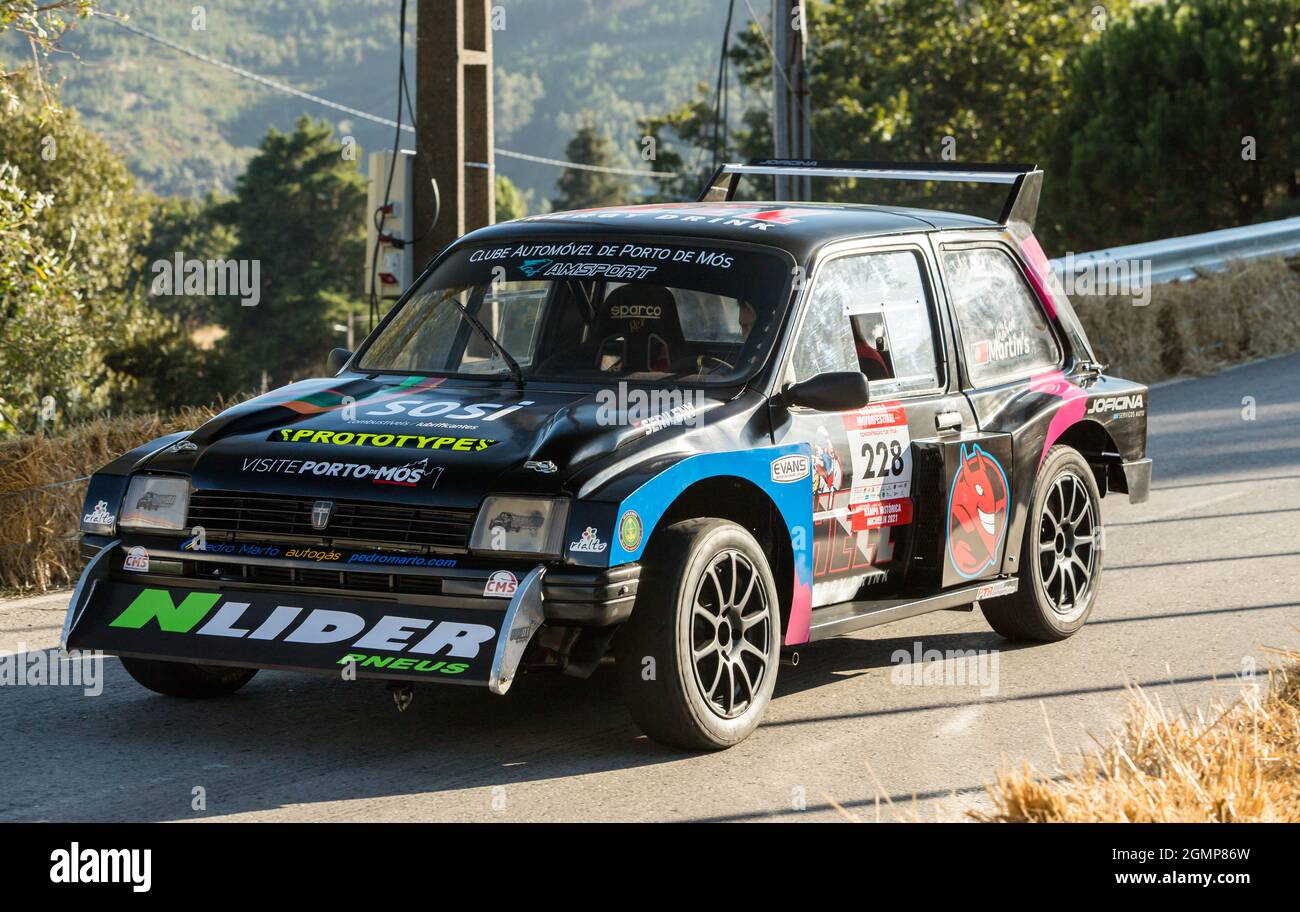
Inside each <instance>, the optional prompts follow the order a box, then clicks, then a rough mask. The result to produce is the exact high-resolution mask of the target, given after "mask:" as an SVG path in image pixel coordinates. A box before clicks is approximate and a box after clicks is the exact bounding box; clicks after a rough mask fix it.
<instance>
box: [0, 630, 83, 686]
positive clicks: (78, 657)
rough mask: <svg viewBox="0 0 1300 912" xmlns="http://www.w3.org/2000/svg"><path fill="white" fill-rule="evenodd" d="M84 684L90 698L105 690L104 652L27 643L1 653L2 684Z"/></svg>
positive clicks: (0, 679) (0, 680)
mask: <svg viewBox="0 0 1300 912" xmlns="http://www.w3.org/2000/svg"><path fill="white" fill-rule="evenodd" d="M42 686H45V687H80V688H81V689H82V691H81V692H82V693H83V694H85V695H86V696H87V697H97V696H99V695H100V694H102V693H103V692H104V653H102V652H100V651H99V650H92V651H86V652H83V651H82V650H79V649H69V650H68V651H67V653H66V655H60V654H59V650H57V649H38V650H35V651H34V652H33V651H28V649H27V644H26V643H19V644H18V651H17V652H7V653H0V687H42Z"/></svg>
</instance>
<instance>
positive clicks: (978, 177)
mask: <svg viewBox="0 0 1300 912" xmlns="http://www.w3.org/2000/svg"><path fill="white" fill-rule="evenodd" d="M746 174H755V175H775V176H778V177H787V178H792V179H798V178H801V177H852V178H864V179H867V180H898V181H952V182H957V183H971V184H1005V185H1007V187H1008V190H1007V197H1006V200H1005V201H1004V202H1003V204H1002V211H1001V213H1000V214H999V216H998V223H999V224H1001V225H1010V224H1012V223H1018V224H1019V225H1022V226H1024V228H1026V229H1032V228H1033V226H1034V218H1035V217H1036V216H1037V215H1038V197H1039V194H1040V193H1041V192H1042V188H1043V172H1042V171H1040V170H1038V167H1037V166H1036V165H1024V164H998V163H987V162H976V163H968V162H867V161H811V160H792V159H784V158H761V159H760V158H751V159H750V160H749V161H748V162H746V163H745V164H743V165H742V164H734V163H729V164H724V165H721V166H720V167H719V168H718V169H717V170H716V171H714V172H713V177H712V178H710V179H709V182H708V183H707V184H706V185H705V187H704V189H703V190H702V191H701V192H700V196H699V200H698V201H699V202H702V203H704V202H708V203H720V202H726V201H729V200H731V199H732V198H733V197H734V196H735V195H736V187H737V185H738V184H739V183H740V178H741V177H742V176H744V175H746ZM776 202H783V201H780V200H777V201H776Z"/></svg>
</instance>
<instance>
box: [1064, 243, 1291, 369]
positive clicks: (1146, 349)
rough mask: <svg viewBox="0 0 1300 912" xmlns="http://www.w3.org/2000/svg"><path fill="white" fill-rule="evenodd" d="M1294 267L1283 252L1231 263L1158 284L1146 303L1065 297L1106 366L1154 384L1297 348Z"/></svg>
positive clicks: (1097, 296)
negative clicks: (1188, 278) (1190, 278)
mask: <svg viewBox="0 0 1300 912" xmlns="http://www.w3.org/2000/svg"><path fill="white" fill-rule="evenodd" d="M1296 262H1297V263H1300V261H1296ZM1294 266H1295V263H1293V264H1288V263H1287V262H1286V261H1285V260H1283V259H1282V258H1281V257H1270V258H1266V259H1260V260H1250V261H1244V262H1239V263H1233V264H1231V265H1230V266H1229V268H1228V269H1227V270H1225V271H1224V272H1212V273H1205V274H1202V275H1201V276H1200V277H1199V278H1197V279H1195V280H1193V281H1190V282H1174V283H1170V284H1165V285H1156V286H1154V287H1152V289H1151V301H1150V303H1149V304H1147V305H1146V306H1145V307H1137V306H1134V305H1133V303H1132V299H1130V298H1128V297H1124V296H1119V295H1115V296H1105V295H1075V296H1072V297H1071V299H1070V300H1071V303H1073V304H1074V309H1075V311H1076V312H1077V313H1078V314H1079V319H1080V320H1081V321H1082V322H1083V325H1084V328H1085V329H1086V330H1087V332H1088V338H1089V339H1091V340H1092V344H1093V347H1094V348H1095V349H1096V350H1097V357H1098V358H1100V359H1101V361H1102V363H1104V364H1107V365H1109V370H1110V372H1111V373H1114V374H1117V375H1119V376H1121V377H1126V378H1129V379H1132V380H1139V381H1142V382H1144V383H1151V382H1154V381H1157V380H1166V379H1169V378H1171V377H1179V376H1196V375H1202V374H1210V373H1214V372H1215V371H1218V370H1221V369H1223V368H1224V367H1228V366H1229V365H1232V364H1240V363H1241V362H1243V361H1250V360H1253V359H1256V358H1266V357H1269V356H1271V355H1280V354H1285V353H1287V352H1293V351H1300V273H1298V272H1297V270H1296V268H1294Z"/></svg>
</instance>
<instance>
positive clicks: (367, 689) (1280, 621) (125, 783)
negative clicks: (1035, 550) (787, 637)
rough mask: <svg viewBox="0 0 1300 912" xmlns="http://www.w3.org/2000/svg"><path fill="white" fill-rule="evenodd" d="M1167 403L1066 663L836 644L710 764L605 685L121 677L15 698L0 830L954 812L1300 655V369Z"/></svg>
mask: <svg viewBox="0 0 1300 912" xmlns="http://www.w3.org/2000/svg"><path fill="white" fill-rule="evenodd" d="M1245 397H1253V401H1254V408H1255V414H1254V417H1253V420H1247V416H1246V415H1245V414H1244V413H1243V409H1245V408H1246V407H1247V406H1246V404H1245V403H1244V402H1243V400H1244V398H1245ZM1151 400H1152V402H1151V425H1150V426H1151V444H1150V453H1151V455H1152V456H1153V457H1154V458H1155V460H1156V470H1155V471H1156V475H1155V482H1154V490H1153V492H1152V496H1151V500H1150V502H1148V503H1147V504H1144V505H1140V506H1131V505H1129V504H1128V503H1127V501H1126V500H1125V499H1123V498H1122V497H1119V496H1117V497H1114V498H1108V499H1107V500H1106V501H1105V502H1104V505H1103V516H1104V520H1105V523H1106V535H1107V539H1106V546H1107V547H1106V556H1105V560H1106V564H1107V567H1106V571H1105V575H1104V580H1103V584H1102V592H1101V596H1100V601H1099V604H1098V606H1097V608H1096V610H1095V612H1094V614H1093V617H1092V619H1091V621H1090V622H1089V624H1088V625H1087V627H1085V628H1084V630H1083V631H1082V632H1081V633H1079V634H1078V635H1077V636H1075V637H1074V638H1073V639H1071V640H1068V641H1066V642H1064V643H1058V644H1054V645H1048V646H1030V647H1009V646H1008V645H1007V644H1006V643H1005V642H1004V641H1003V640H1001V639H1000V638H998V637H997V636H996V635H994V634H993V633H992V632H991V631H990V630H989V629H988V628H987V627H986V626H985V624H984V621H983V617H982V616H981V615H979V614H978V613H973V614H971V613H951V612H949V613H940V614H934V615H929V616H926V617H921V618H915V619H912V620H909V621H905V622H900V623H898V624H894V625H890V626H886V627H878V628H875V629H873V630H868V631H864V632H862V633H860V634H858V635H856V636H852V637H846V638H841V639H838V640H832V641H830V642H827V643H823V644H819V645H818V646H816V647H812V648H808V649H805V650H804V651H803V652H802V658H803V661H802V663H801V664H800V665H799V666H798V667H796V668H790V667H783V668H782V669H781V673H780V678H779V680H778V682H777V694H776V698H775V700H774V702H773V704H772V706H771V707H770V709H769V711H768V714H767V720H766V723H765V724H764V725H763V726H762V727H761V728H760V729H759V730H758V731H757V732H756V733H755V734H754V736H752V737H751V738H750V739H749V740H748V741H746V742H745V743H743V744H741V745H740V746H738V747H735V748H733V749H731V750H729V751H725V752H723V753H718V754H709V755H686V754H681V753H677V752H674V751H670V750H667V749H664V748H661V747H659V746H657V745H655V744H653V743H651V742H649V741H648V740H646V739H645V738H644V737H641V736H640V735H639V733H638V732H637V730H636V728H635V727H634V726H633V725H632V723H631V721H630V720H629V719H628V718H627V716H626V715H625V713H624V711H623V709H622V707H621V706H620V704H619V701H618V696H617V691H616V688H615V686H614V681H613V680H612V676H611V675H609V674H608V673H607V670H603V671H602V672H601V673H598V674H597V675H596V676H595V677H594V678H593V679H592V680H590V681H574V680H569V679H564V678H560V677H558V676H532V677H528V678H525V679H522V680H520V681H519V682H518V684H517V685H516V688H515V689H514V691H512V693H510V694H509V695H508V696H507V697H505V698H501V697H494V696H492V695H490V694H488V693H486V692H485V691H483V692H481V691H477V690H471V689H469V688H457V687H443V688H437V687H428V688H424V689H422V690H421V691H420V692H418V694H417V696H416V699H415V702H414V705H413V706H412V707H411V708H410V709H409V710H408V711H407V712H405V713H400V714H399V713H398V712H397V711H396V710H395V709H394V708H393V705H392V703H391V701H390V700H389V698H388V695H387V692H386V690H385V689H384V687H383V686H382V685H380V684H375V683H369V682H362V683H344V682H341V681H334V680H328V679H318V678H311V677H302V676H296V675H289V674H281V673H268V672H263V673H262V674H260V675H259V676H258V677H257V678H256V679H255V680H254V681H253V682H252V683H251V684H250V685H249V686H248V687H246V688H245V689H244V690H243V691H241V692H240V693H239V694H238V695H236V696H234V697H232V698H230V699H228V700H224V701H214V702H207V703H197V702H184V701H175V700H168V699H165V698H163V697H158V696H154V695H153V694H151V693H148V692H146V691H145V690H143V689H142V688H140V687H139V686H137V685H136V684H135V683H134V682H133V681H131V680H130V679H129V678H128V677H127V675H126V673H125V672H124V671H123V670H122V668H121V666H120V664H118V662H117V661H116V660H114V659H108V660H107V661H106V662H105V663H104V680H103V692H102V694H101V695H99V696H96V697H87V696H84V695H83V692H82V689H80V688H76V687H71V686H3V687H0V758H3V760H2V761H0V762H2V763H3V768H4V772H3V774H0V820H212V819H222V820H231V819H238V820H366V821H377V820H396V821H407V820H472V821H489V820H764V819H784V820H804V819H839V818H840V815H841V812H840V811H837V810H836V809H835V808H834V807H833V806H832V804H831V802H832V801H833V802H835V803H836V804H838V805H839V806H840V807H842V808H843V809H844V811H845V812H846V813H848V814H852V815H855V816H857V817H859V818H861V819H865V820H874V819H876V818H877V816H879V817H880V818H881V819H885V820H889V819H893V818H895V817H898V816H903V817H910V816H912V815H913V814H915V815H917V816H919V817H920V818H921V819H933V818H934V817H935V816H936V815H938V816H941V817H943V818H955V817H960V815H961V813H962V812H963V811H964V810H965V809H968V808H970V807H977V806H981V805H984V804H985V802H986V800H987V799H985V798H984V797H983V784H984V783H986V782H988V781H990V780H991V779H992V777H993V774H994V771H995V769H996V768H997V767H998V766H999V765H1000V764H1001V763H1002V762H1003V761H1005V760H1012V761H1016V762H1018V761H1020V760H1022V759H1023V760H1028V761H1031V762H1033V763H1035V764H1036V765H1038V766H1039V767H1040V768H1043V769H1047V770H1049V771H1050V770H1052V769H1054V768H1055V767H1056V761H1055V759H1054V756H1055V752H1056V751H1059V752H1060V753H1061V754H1062V755H1063V756H1064V758H1065V760H1066V762H1068V758H1069V754H1070V752H1071V751H1073V750H1076V749H1078V748H1079V747H1082V746H1086V745H1087V744H1088V743H1090V735H1096V736H1098V737H1103V736H1104V734H1105V732H1106V730H1107V729H1108V727H1110V726H1112V725H1114V724H1115V723H1116V722H1117V721H1118V719H1119V718H1120V716H1121V714H1122V711H1123V707H1124V701H1125V684H1126V682H1132V683H1136V684H1140V685H1141V686H1142V687H1143V688H1145V689H1147V691H1148V692H1149V693H1150V694H1152V695H1153V696H1157V697H1158V698H1159V699H1160V700H1161V701H1162V702H1163V703H1165V705H1167V706H1169V707H1172V708H1176V707H1179V706H1182V705H1190V704H1193V703H1207V702H1209V701H1211V700H1213V699H1214V698H1215V696H1216V695H1220V696H1225V697H1232V696H1234V695H1235V694H1236V693H1237V692H1239V690H1240V688H1241V687H1242V682H1241V680H1240V679H1239V677H1238V676H1239V675H1241V674H1242V672H1243V670H1249V669H1250V668H1251V666H1252V664H1253V666H1254V667H1255V668H1257V669H1258V670H1259V671H1260V672H1261V673H1262V671H1263V669H1265V668H1266V667H1267V665H1268V663H1269V661H1270V653H1268V652H1267V650H1266V648H1265V647H1269V646H1274V647H1280V646H1290V647H1295V646H1297V645H1298V644H1300V355H1293V356H1289V357H1286V358H1281V359H1273V360H1270V361H1266V362H1260V363H1256V364H1252V365H1248V366H1245V367H1242V368H1238V369H1235V370H1231V371H1228V372H1226V373H1223V374H1220V375H1218V376H1216V377H1211V378H1206V379H1199V380H1192V381H1185V382H1178V383H1173V384H1168V385H1164V386H1160V387H1158V388H1157V389H1155V390H1154V391H1153V393H1152V396H1151ZM65 604H66V595H64V596H62V597H54V598H46V599H43V600H27V601H23V602H9V603H0V651H6V652H14V651H16V650H19V649H20V648H21V649H27V650H39V649H47V648H49V647H52V646H54V645H55V643H56V642H57V638H58V633H59V629H60V625H61V623H62V620H63V609H64V605H65ZM918 643H919V644H920V648H921V649H922V650H929V649H939V650H948V649H961V650H990V651H995V653H994V654H995V655H996V663H997V664H996V666H994V665H993V664H992V663H993V661H994V659H993V654H990V655H989V656H987V657H986V664H985V665H984V666H983V667H984V669H985V670H986V671H987V672H989V673H990V674H991V673H992V671H993V670H994V668H996V682H995V683H996V686H980V685H979V684H977V683H975V684H972V683H965V684H957V683H947V684H944V683H930V684H925V683H916V682H913V681H912V680H911V675H910V673H909V672H910V670H911V669H910V668H909V667H908V663H898V662H895V661H893V658H894V653H895V651H896V650H905V651H906V652H908V653H911V652H912V651H913V650H914V648H916V645H917V644H918ZM900 668H901V669H902V670H901V671H900ZM992 681H993V679H992V678H990V679H988V682H990V683H992ZM1053 743H1054V745H1055V748H1053V746H1052V745H1053ZM196 789H201V790H202V791H201V792H196ZM196 794H200V795H201V796H202V798H203V801H202V804H203V806H202V807H201V808H199V809H196V807H195V806H196V804H199V801H198V800H197V799H196V797H195V795H196ZM891 802H892V804H891ZM801 808H802V809H801Z"/></svg>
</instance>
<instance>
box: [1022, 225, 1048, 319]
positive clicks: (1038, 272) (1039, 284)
mask: <svg viewBox="0 0 1300 912" xmlns="http://www.w3.org/2000/svg"><path fill="white" fill-rule="evenodd" d="M1020 252H1021V253H1023V254H1024V255H1025V259H1026V260H1028V261H1029V267H1030V268H1029V282H1030V284H1032V285H1033V286H1034V291H1036V292H1038V298H1039V300H1040V301H1042V302H1043V306H1044V307H1046V308H1047V315H1048V316H1049V317H1051V318H1052V319H1053V320H1055V319H1056V301H1055V300H1053V299H1052V293H1051V291H1049V290H1048V288H1049V286H1048V284H1047V277H1048V275H1050V274H1051V271H1052V266H1051V264H1050V263H1048V262H1047V254H1045V253H1043V247H1042V245H1041V244H1039V243H1038V238H1036V237H1034V236H1033V235H1032V234H1031V235H1029V237H1027V238H1025V239H1024V240H1022V241H1021V242H1020Z"/></svg>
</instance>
